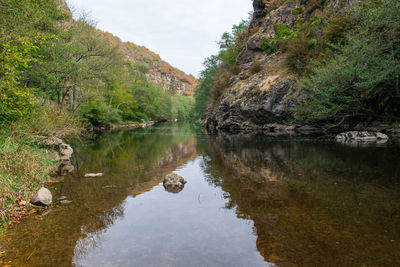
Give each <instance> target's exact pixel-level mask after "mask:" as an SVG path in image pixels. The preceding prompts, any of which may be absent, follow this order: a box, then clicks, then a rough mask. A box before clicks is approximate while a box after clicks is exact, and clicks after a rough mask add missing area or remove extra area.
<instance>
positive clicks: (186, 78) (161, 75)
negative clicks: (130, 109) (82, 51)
mask: <svg viewBox="0 0 400 267" xmlns="http://www.w3.org/2000/svg"><path fill="white" fill-rule="evenodd" d="M114 40H115V42H116V43H117V47H118V49H119V51H120V52H121V53H122V54H123V55H124V57H125V58H126V59H128V60H129V61H131V62H133V63H135V64H138V65H141V66H145V68H146V77H147V79H148V80H149V81H151V82H153V83H157V84H161V85H162V86H163V87H164V88H165V89H166V90H168V91H169V92H171V93H172V94H181V95H186V96H193V94H194V90H195V88H196V79H195V78H194V77H193V76H192V75H188V74H186V73H184V72H183V71H181V70H179V69H177V68H175V67H173V66H171V65H170V64H168V63H167V62H165V61H164V60H162V59H161V57H160V56H159V55H158V54H156V53H154V52H152V51H150V50H149V49H148V48H146V47H144V46H139V45H136V44H134V43H131V42H121V40H120V39H119V38H118V37H114Z"/></svg>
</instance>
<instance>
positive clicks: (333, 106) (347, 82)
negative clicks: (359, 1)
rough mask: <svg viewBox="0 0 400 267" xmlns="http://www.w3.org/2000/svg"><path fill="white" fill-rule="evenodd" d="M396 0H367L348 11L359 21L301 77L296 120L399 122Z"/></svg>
mask: <svg viewBox="0 0 400 267" xmlns="http://www.w3.org/2000/svg"><path fill="white" fill-rule="evenodd" d="M398 14H400V3H399V2H398V1H397V0H388V1H384V2H375V1H366V2H364V3H363V5H361V6H360V7H359V8H358V9H356V10H355V11H353V13H351V14H350V15H351V16H352V17H354V18H355V20H356V21H358V23H357V25H355V26H354V28H353V29H352V30H351V31H349V32H348V33H346V34H345V35H344V37H343V38H344V40H345V41H344V42H343V45H339V46H336V47H335V50H334V52H332V53H331V54H330V57H329V58H327V60H326V61H325V62H323V63H321V62H320V63H319V64H317V66H316V67H315V68H314V69H313V70H312V72H313V74H312V75H311V77H309V78H307V79H305V80H304V81H303V84H304V86H303V90H302V93H303V96H302V97H301V98H299V99H300V100H299V101H298V103H297V105H296V110H297V111H298V112H297V115H296V117H297V118H298V119H299V120H328V121H334V120H341V119H342V118H343V117H351V118H357V119H358V120H360V119H367V118H368V119H381V120H382V119H384V120H394V121H396V120H398V119H399V118H400V108H399V105H398V98H397V96H398V95H399V92H400V88H399V77H400V24H399V23H398V18H399V16H398Z"/></svg>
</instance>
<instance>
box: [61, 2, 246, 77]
mask: <svg viewBox="0 0 400 267" xmlns="http://www.w3.org/2000/svg"><path fill="white" fill-rule="evenodd" d="M68 3H69V4H70V5H72V6H74V7H76V8H78V9H80V10H85V11H87V12H89V13H90V16H91V18H93V19H94V20H95V21H96V22H97V28H99V29H101V30H103V31H107V32H111V33H112V34H114V35H116V36H118V37H120V38H121V39H122V40H123V41H131V42H133V43H135V44H137V45H143V46H146V47H148V48H149V49H150V50H152V51H154V52H156V53H157V54H159V55H160V56H161V58H162V59H164V60H165V61H167V62H168V63H170V64H171V65H173V66H174V67H177V68H179V69H181V70H183V71H185V72H186V73H191V74H193V75H195V76H198V73H199V72H200V71H201V70H202V68H203V67H202V63H203V61H204V59H205V58H206V57H208V56H210V55H211V54H215V53H216V52H217V51H218V45H217V44H216V42H217V41H218V40H219V39H220V37H221V35H222V33H224V32H225V31H229V30H230V29H231V28H232V25H233V24H237V23H239V22H240V21H241V20H243V19H247V18H248V14H249V12H250V11H252V1H251V0H69V1H68Z"/></svg>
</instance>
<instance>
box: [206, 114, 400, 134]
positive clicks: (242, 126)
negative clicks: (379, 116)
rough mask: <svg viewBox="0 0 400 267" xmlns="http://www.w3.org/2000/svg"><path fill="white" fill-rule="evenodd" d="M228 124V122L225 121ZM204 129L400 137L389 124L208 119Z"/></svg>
mask: <svg viewBox="0 0 400 267" xmlns="http://www.w3.org/2000/svg"><path fill="white" fill-rule="evenodd" d="M225 122H226V120H225ZM202 127H203V128H204V129H205V130H206V132H208V133H212V134H215V133H217V132H226V133H249V132H253V133H258V132H259V133H263V134H266V135H271V136H280V135H287V136H331V137H333V136H335V135H337V134H340V133H343V132H349V131H364V132H381V133H385V134H387V135H389V136H396V137H398V136H400V127H399V125H393V124H388V123H380V122H373V123H363V122H359V123H357V124H356V125H354V124H353V125H351V124H346V123H343V124H341V123H340V124H324V125H310V124H284V123H267V124H262V123H261V124H259V125H256V124H254V123H251V122H249V121H241V122H238V121H236V122H235V123H231V124H223V125H221V124H219V123H218V122H217V120H215V119H214V118H208V119H207V120H205V121H203V122H202Z"/></svg>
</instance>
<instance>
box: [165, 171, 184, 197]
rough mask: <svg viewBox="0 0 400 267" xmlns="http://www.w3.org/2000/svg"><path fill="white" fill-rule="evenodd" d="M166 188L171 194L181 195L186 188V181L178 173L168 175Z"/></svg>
mask: <svg viewBox="0 0 400 267" xmlns="http://www.w3.org/2000/svg"><path fill="white" fill-rule="evenodd" d="M163 184H164V188H165V190H167V191H168V192H170V193H179V192H181V191H182V190H183V188H184V187H185V184H186V181H185V179H184V178H183V177H182V176H179V175H178V174H176V173H171V174H168V175H167V176H166V177H165V179H164V183H163Z"/></svg>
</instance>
